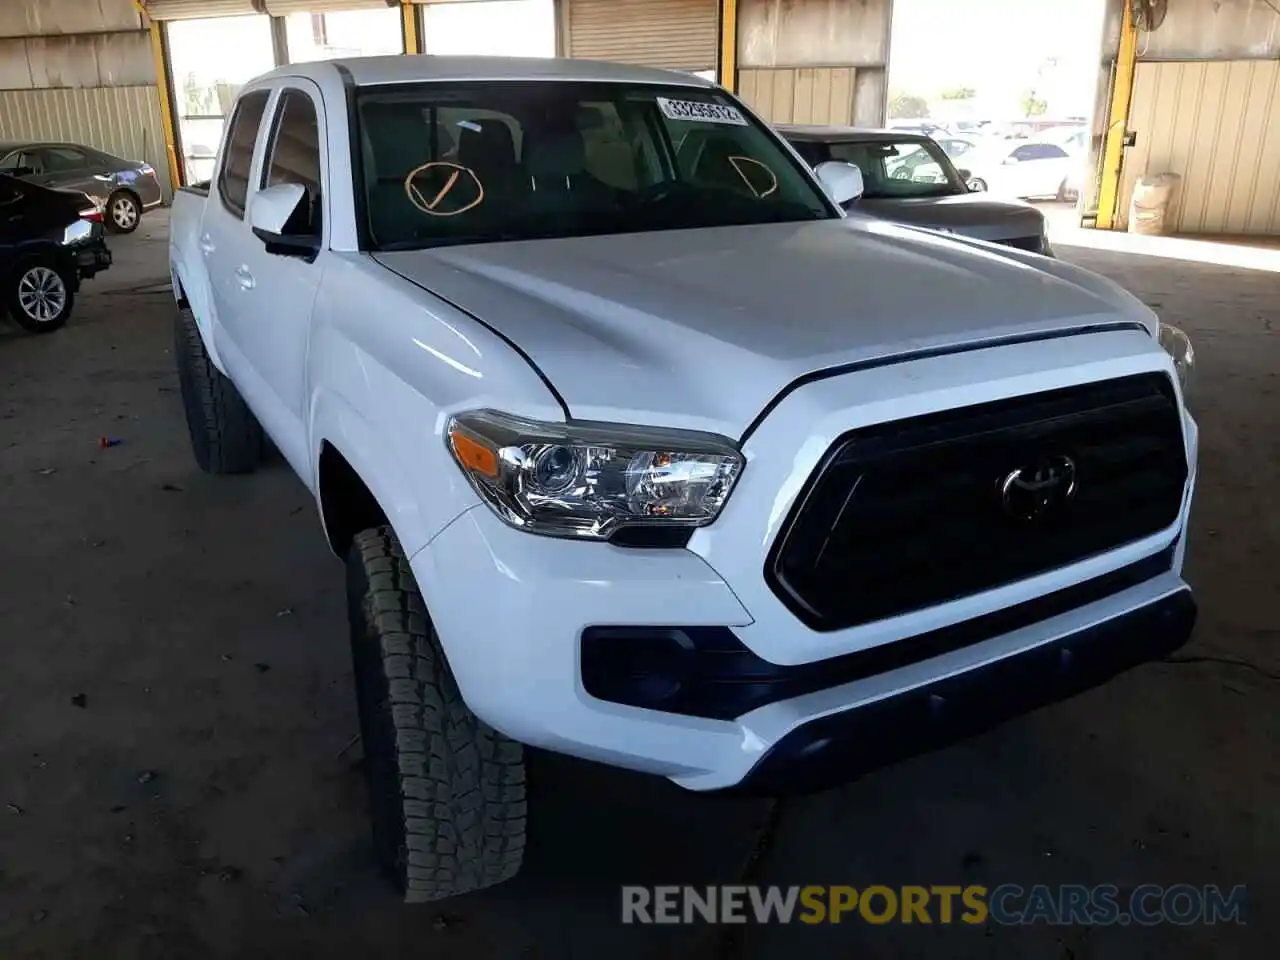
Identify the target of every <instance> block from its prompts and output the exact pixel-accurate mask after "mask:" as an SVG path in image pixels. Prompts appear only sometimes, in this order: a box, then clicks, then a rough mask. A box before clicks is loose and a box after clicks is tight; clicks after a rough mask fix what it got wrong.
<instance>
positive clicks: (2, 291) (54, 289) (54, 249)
mask: <svg viewBox="0 0 1280 960" xmlns="http://www.w3.org/2000/svg"><path fill="white" fill-rule="evenodd" d="M110 265H111V251H109V250H108V249H107V245H106V242H105V240H104V239H103V224H102V212H101V211H100V210H99V209H98V208H97V207H96V205H95V204H94V203H93V201H92V200H91V199H90V198H89V197H87V196H85V195H84V194H83V193H75V192H72V191H65V190H50V189H49V188H47V187H42V186H39V185H38V184H34V183H27V182H26V181H24V180H19V179H17V178H16V177H11V176H8V175H6V174H0V298H2V302H3V305H4V309H5V310H6V311H7V312H8V313H9V315H10V316H11V317H13V319H14V320H15V321H16V322H17V323H18V324H19V326H21V327H23V328H25V329H27V330H30V331H32V332H33V333H47V332H49V331H51V330H56V329H58V327H60V326H62V325H63V324H64V323H66V322H67V318H68V317H70V316H71V308H72V306H73V305H74V304H75V295H76V292H77V291H78V290H79V289H80V281H81V280H87V279H88V278H90V277H92V276H93V275H94V274H96V273H98V272H99V271H101V270H105V269H107V267H109V266H110Z"/></svg>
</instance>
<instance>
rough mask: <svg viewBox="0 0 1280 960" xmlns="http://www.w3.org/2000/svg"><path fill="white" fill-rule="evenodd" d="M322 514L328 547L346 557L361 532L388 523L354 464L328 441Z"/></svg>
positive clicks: (321, 476) (322, 450)
mask: <svg viewBox="0 0 1280 960" xmlns="http://www.w3.org/2000/svg"><path fill="white" fill-rule="evenodd" d="M319 483H320V514H321V516H322V517H323V518H324V529H325V532H326V533H327V534H328V536H329V546H330V547H331V548H332V550H333V552H334V553H336V554H337V555H338V556H339V557H345V556H346V555H347V550H348V549H349V548H350V546H351V541H352V540H353V539H354V538H355V535H356V534H357V533H359V532H360V531H361V530H368V529H369V528H370V527H377V526H380V525H382V524H384V523H386V522H387V515H386V514H385V513H383V511H382V507H380V506H378V501H377V500H376V499H375V498H374V496H373V494H372V493H371V492H370V490H369V488H368V487H367V486H365V482H364V481H363V480H361V479H360V474H358V473H356V471H355V469H354V468H353V467H352V466H351V464H349V463H347V460H346V458H345V457H343V455H342V454H340V453H339V452H338V451H337V449H336V448H335V447H334V446H333V445H332V444H330V443H329V442H328V441H327V440H326V441H325V442H324V443H323V444H322V445H321V447H320V470H319Z"/></svg>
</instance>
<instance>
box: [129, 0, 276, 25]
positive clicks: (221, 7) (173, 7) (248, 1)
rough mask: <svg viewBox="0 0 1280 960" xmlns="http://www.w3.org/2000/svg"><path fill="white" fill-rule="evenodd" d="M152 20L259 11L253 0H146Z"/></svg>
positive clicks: (192, 18)
mask: <svg viewBox="0 0 1280 960" xmlns="http://www.w3.org/2000/svg"><path fill="white" fill-rule="evenodd" d="M142 5H143V6H144V7H145V8H146V10H147V13H148V14H149V15H150V17H151V19H152V20H197V19H201V18H203V17H234V16H239V15H241V14H246V13H258V12H259V11H258V10H257V9H256V8H255V6H254V3H253V0H144V2H143V4H142Z"/></svg>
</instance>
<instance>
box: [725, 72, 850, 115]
mask: <svg viewBox="0 0 1280 960" xmlns="http://www.w3.org/2000/svg"><path fill="white" fill-rule="evenodd" d="M855 73H856V71H855V70H854V68H853V67H800V68H796V69H788V68H786V67H776V68H772V69H764V70H751V69H745V70H739V71H738V94H739V96H741V97H742V99H743V100H745V101H746V102H747V103H748V104H749V105H750V106H751V109H752V110H754V111H755V112H756V113H758V114H760V116H761V117H763V118H764V119H766V120H768V121H769V122H770V123H824V124H825V123H830V124H836V125H848V124H849V122H850V121H851V120H852V118H853V87H854V75H855Z"/></svg>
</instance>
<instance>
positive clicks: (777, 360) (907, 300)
mask: <svg viewBox="0 0 1280 960" xmlns="http://www.w3.org/2000/svg"><path fill="white" fill-rule="evenodd" d="M376 257H377V259H378V260H379V261H380V262H381V263H382V264H384V265H385V266H386V267H388V268H390V269H391V270H394V271H395V272H396V273H398V274H400V275H401V276H403V277H405V278H406V279H408V280H411V281H413V282H414V283H416V284H418V285H420V286H422V287H424V288H425V289H427V290H429V291H431V292H433V293H435V294H437V295H438V296H440V297H443V298H444V299H446V300H448V301H450V302H452V303H453V304H455V305H457V306H459V307H461V308H462V309H464V310H466V311H467V312H469V313H471V314H473V315H474V316H476V317H478V318H479V319H480V320H481V321H483V322H484V323H486V324H488V325H489V326H492V327H494V328H495V329H497V330H498V331H500V332H501V333H502V334H503V335H504V336H506V337H508V338H509V339H510V340H512V341H513V342H515V343H516V344H518V345H519V346H520V348H521V349H522V350H524V351H525V353H527V354H528V355H529V357H530V358H531V359H532V360H533V362H534V363H536V364H537V365H538V367H539V368H540V369H541V370H542V371H543V373H544V374H545V375H546V376H547V378H548V379H549V380H550V381H551V383H552V384H554V385H555V388H556V390H557V391H558V392H559V393H560V395H561V396H562V397H563V398H564V400H565V402H566V403H567V404H568V406H569V409H570V411H571V413H572V415H573V416H574V417H575V418H578V419H584V420H611V421H622V422H631V423H636V422H643V423H646V424H650V425H654V426H679V427H687V428H696V429H702V430H710V431H713V432H716V433H720V434H724V435H727V436H730V437H737V436H739V435H741V433H742V432H743V431H744V430H745V429H746V427H747V425H748V424H749V423H750V422H751V421H752V420H753V419H754V418H755V417H756V415H757V414H759V413H760V411H761V410H762V409H764V407H765V406H766V405H767V404H768V403H769V401H770V400H772V399H773V397H774V396H775V395H777V394H778V393H779V392H780V391H781V390H782V389H783V388H784V387H786V386H787V385H788V384H790V383H791V382H792V381H794V380H796V379H798V378H800V377H803V376H804V375H806V374H809V373H813V372H816V371H820V370H823V369H827V368H830V367H834V366H838V365H843V364H849V363H857V362H863V361H874V360H877V359H883V358H888V357H892V356H895V355H900V354H903V353H909V352H915V351H920V350H933V349H938V348H944V349H945V348H949V347H960V346H966V345H968V346H971V345H973V344H976V343H981V342H984V341H989V340H993V339H997V338H1006V337H1016V336H1025V335H1036V334H1042V333H1045V334H1048V333H1055V332H1061V331H1069V330H1072V329H1078V328H1080V327H1086V326H1092V325H1096V324H1099V323H1108V322H1116V321H1134V320H1137V321H1139V322H1142V323H1144V324H1146V325H1147V326H1148V327H1149V328H1151V329H1152V330H1153V332H1154V323H1155V319H1154V316H1153V315H1152V314H1151V313H1150V311H1148V310H1147V309H1146V308H1145V307H1143V306H1142V305H1141V304H1140V303H1138V302H1137V301H1136V300H1134V299H1133V298H1132V297H1129V296H1128V295H1127V294H1125V293H1124V292H1123V291H1122V290H1120V288H1119V287H1116V286H1115V285H1114V284H1111V283H1110V282H1109V281H1106V280H1103V279H1102V278H1100V277H1096V276H1094V275H1092V274H1089V273H1087V272H1085V271H1083V270H1080V269H1078V268H1076V267H1072V266H1070V265H1068V264H1063V263H1061V262H1058V261H1053V260H1046V259H1044V258H1040V257H1034V256H1032V255H1019V254H1017V253H1015V252H1010V251H1006V250H1004V249H1001V248H993V247H987V246H985V245H981V244H967V243H962V242H956V241H953V240H950V239H948V238H945V237H942V236H938V237H934V236H932V235H929V234H926V233H921V232H920V231H917V230H911V229H903V228H900V227H897V226H895V225H893V224H890V223H885V222H882V221H875V220H871V219H869V218H862V217H850V218H848V219H843V220H828V221H818V222H810V223H788V224H772V225H767V226H755V227H721V228H713V229H704V230H671V231H661V232H653V233H639V234H617V235H609V236H593V237H581V238H569V239H562V240H536V241H524V242H514V243H484V244H470V245H465V246H456V247H444V248H438V249H434V250H424V251H412V252H397V253H379V254H377V255H376ZM1049 271H1052V272H1049Z"/></svg>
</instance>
